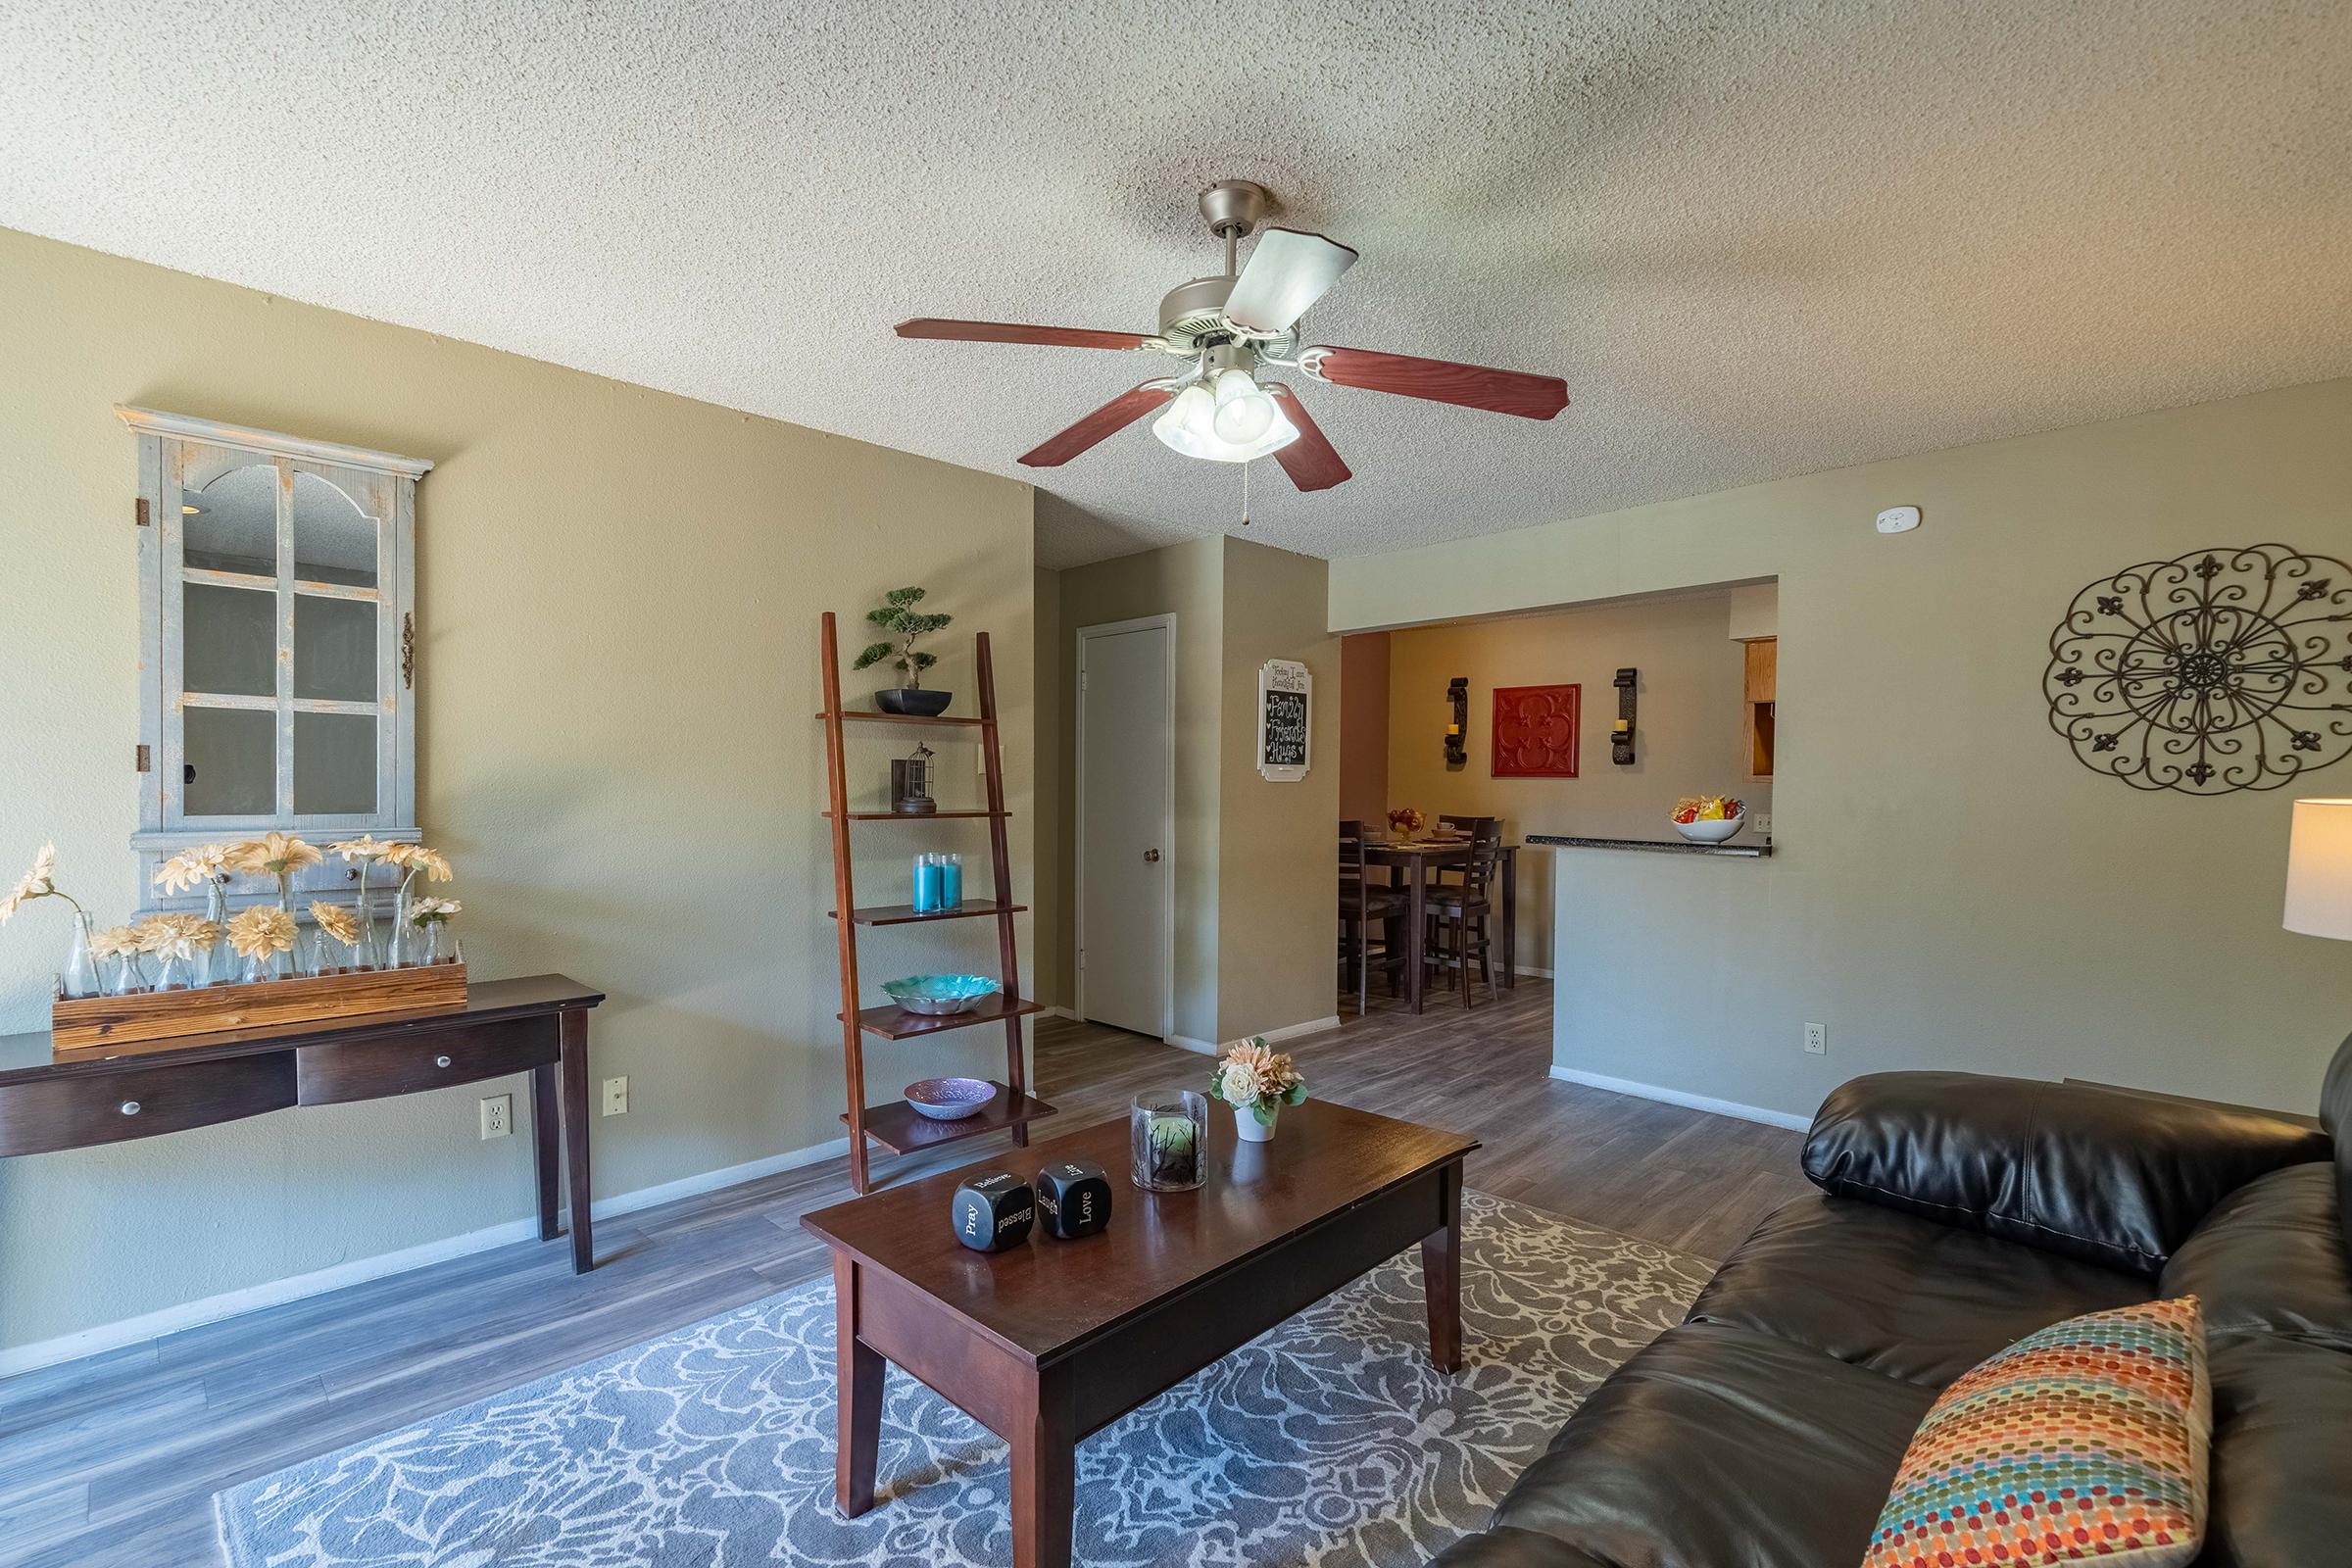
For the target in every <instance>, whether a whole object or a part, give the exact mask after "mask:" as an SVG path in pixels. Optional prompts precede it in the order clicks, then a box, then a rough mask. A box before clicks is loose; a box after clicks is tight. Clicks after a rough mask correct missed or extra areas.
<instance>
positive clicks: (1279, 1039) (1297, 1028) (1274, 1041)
mask: <svg viewBox="0 0 2352 1568" xmlns="http://www.w3.org/2000/svg"><path fill="white" fill-rule="evenodd" d="M1339 1026H1340V1015H1339V1014H1338V1013H1336V1012H1334V1013H1330V1014H1327V1015H1326V1016H1324V1017H1321V1018H1309V1019H1307V1020H1306V1022H1304V1023H1286V1024H1284V1025H1283V1026H1282V1027H1281V1028H1279V1029H1261V1030H1259V1031H1258V1032H1257V1036H1256V1038H1258V1039H1260V1040H1263V1041H1264V1042H1265V1043H1266V1044H1267V1045H1269V1046H1279V1045H1281V1044H1282V1043H1283V1042H1284V1041H1285V1040H1297V1039H1298V1038H1299V1037H1300V1036H1301V1035H1319V1034H1322V1033H1323V1032H1324V1031H1326V1030H1330V1029H1337V1028H1338V1027H1339ZM1235 1038H1236V1039H1243V1040H1246V1039H1249V1038H1250V1037H1249V1036H1247V1035H1237V1036H1236V1037H1235ZM1167 1043H1168V1044H1169V1045H1171V1046H1174V1047H1176V1048H1177V1049H1178V1050H1179V1051H1189V1052H1192V1053H1193V1054H1195V1055H1201V1056H1215V1055H1221V1054H1223V1053H1224V1050H1225V1048H1224V1047H1223V1046H1219V1045H1213V1044H1211V1043H1210V1042H1208V1041H1206V1040H1195V1039H1194V1038H1193V1037H1192V1036H1191V1035H1170V1036H1168V1039H1167Z"/></svg>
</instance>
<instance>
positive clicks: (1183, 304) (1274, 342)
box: [1159, 276, 1299, 359]
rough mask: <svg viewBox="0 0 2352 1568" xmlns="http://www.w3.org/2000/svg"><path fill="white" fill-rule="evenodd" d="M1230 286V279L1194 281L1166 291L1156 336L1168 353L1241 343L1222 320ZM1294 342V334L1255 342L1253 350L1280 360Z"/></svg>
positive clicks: (1162, 300) (1161, 303)
mask: <svg viewBox="0 0 2352 1568" xmlns="http://www.w3.org/2000/svg"><path fill="white" fill-rule="evenodd" d="M1233 284H1234V280H1233V279H1232V278H1230V277H1224V276H1218V277H1196V278H1194V279H1193V280H1192V281H1191V282H1189V283H1179V284H1177V285H1176V286H1175V287H1174V288H1172V289H1170V290H1168V292H1167V295H1166V297H1165V298H1163V299H1161V301H1160V302H1159V335H1160V337H1161V338H1163V339H1164V340H1166V342H1167V345H1168V348H1169V350H1170V351H1171V352H1173V353H1176V354H1181V355H1187V356H1189V355H1194V354H1198V353H1200V352H1201V350H1202V349H1205V348H1215V347H1216V346H1217V345H1219V344H1221V343H1235V342H1239V341H1241V338H1242V334H1240V333H1239V332H1236V331H1235V330H1234V329H1233V324H1232V323H1231V322H1229V321H1227V320H1226V319H1225V301H1226V299H1227V297H1228V296H1230V295H1231V294H1232V293H1233ZM1298 341H1299V340H1298V337H1297V335H1296V334H1293V333H1288V332H1286V333H1284V334H1283V335H1282V336H1281V337H1279V338H1259V339H1258V340H1257V341H1256V344H1255V347H1256V349H1257V351H1258V352H1259V353H1260V354H1270V355H1273V356H1274V357H1275V358H1277V359H1281V358H1285V357H1287V356H1288V355H1289V354H1290V352H1291V350H1292V349H1293V348H1295V347H1296V346H1297V344H1298Z"/></svg>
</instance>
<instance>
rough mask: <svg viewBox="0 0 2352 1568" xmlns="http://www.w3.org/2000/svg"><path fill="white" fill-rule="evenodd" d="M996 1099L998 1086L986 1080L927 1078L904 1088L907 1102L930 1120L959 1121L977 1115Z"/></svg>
mask: <svg viewBox="0 0 2352 1568" xmlns="http://www.w3.org/2000/svg"><path fill="white" fill-rule="evenodd" d="M996 1098H997V1086H996V1085H995V1084H992V1083H990V1082H989V1081H988V1080H987V1079H985V1078H926V1079H924V1080H923V1081H922V1082H921V1083H914V1084H908V1085H907V1103H908V1104H909V1105H912V1106H913V1107H914V1108H915V1109H916V1110H917V1111H918V1112H920V1113H921V1114H923V1115H925V1116H928V1117H930V1118H931V1119H932V1120H933V1121H961V1120H963V1118H964V1117H966V1116H977V1115H978V1114H979V1113H980V1112H981V1110H982V1109H984V1108H985V1107H986V1106H987V1104H988V1103H989V1102H990V1101H992V1100H994V1099H996Z"/></svg>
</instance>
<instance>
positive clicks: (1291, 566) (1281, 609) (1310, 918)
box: [1205, 539, 1341, 1041]
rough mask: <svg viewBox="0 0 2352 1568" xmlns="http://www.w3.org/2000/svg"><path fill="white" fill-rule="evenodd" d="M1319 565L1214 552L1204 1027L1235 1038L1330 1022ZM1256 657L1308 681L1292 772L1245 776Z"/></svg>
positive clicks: (1335, 893) (1331, 729) (1333, 847)
mask: <svg viewBox="0 0 2352 1568" xmlns="http://www.w3.org/2000/svg"><path fill="white" fill-rule="evenodd" d="M1326 570H1327V566H1326V564H1325V563H1323V562H1321V561H1317V560H1315V559H1313V558H1312V557H1308V556H1294V555H1291V554H1288V553H1287V552H1285V551H1280V550H1270V549H1268V548H1266V547H1265V546H1264V545H1258V544H1250V543H1248V542H1246V541H1243V540H1238V539H1231V540H1228V541H1226V547H1225V675H1224V679H1225V714H1224V719H1223V722H1222V723H1221V724H1220V725H1219V728H1218V735H1219V739H1220V741H1221V743H1222V751H1223V754H1224V777H1225V785H1224V791H1223V795H1222V797H1221V799H1220V801H1219V810H1218V827H1219V830H1220V832H1221V833H1222V835H1223V846H1224V847H1223V851H1222V853H1221V854H1220V856H1219V863H1220V864H1221V865H1222V866H1223V868H1224V870H1223V874H1222V875H1221V877H1220V878H1219V881H1218V888H1217V907H1218V922H1217V949H1218V968H1217V996H1218V1005H1217V1032H1216V1033H1215V1034H1213V1035H1209V1036H1206V1037H1205V1038H1206V1039H1208V1040H1210V1041H1226V1040H1236V1039H1240V1038H1242V1037H1243V1036H1246V1035H1253V1034H1261V1033H1264V1032H1266V1031H1268V1030H1272V1029H1282V1028H1286V1027H1290V1026H1292V1025H1296V1024H1302V1023H1313V1022H1316V1021H1319V1020H1321V1019H1324V1018H1330V1017H1332V1016H1334V1014H1333V1010H1332V1007H1333V1002H1332V998H1333V995H1334V991H1335V982H1334V979H1333V975H1334V973H1335V971H1334V967H1333V958H1332V942H1333V932H1334V930H1335V929H1336V928H1337V924H1338V921H1339V877H1340V852H1339V830H1338V822H1339V818H1340V769H1339V765H1338V763H1339V756H1340V685H1341V679H1340V640H1339V639H1338V638H1337V637H1334V636H1331V635H1330V634H1329V633H1328V632H1326V631H1325V630H1324V629H1323V615H1324V607H1325V603H1326V600H1327V598H1328V587H1327V583H1326V578H1325V573H1326ZM1269 659H1290V660H1296V661H1298V662H1300V663H1302V664H1304V665H1306V667H1307V669H1308V671H1309V673H1310V674H1311V675H1312V676H1313V679H1314V688H1313V701H1312V703H1311V704H1310V706H1309V720H1308V726H1309V727H1308V734H1307V756H1308V758H1309V759H1310V761H1309V765H1308V767H1307V770H1306V777H1304V778H1302V779H1299V780H1296V781H1293V782H1287V783H1277V782H1275V781H1273V780H1270V779H1268V778H1266V777H1265V775H1264V774H1262V773H1260V772H1259V771H1258V770H1257V678H1258V670H1259V668H1260V666H1262V665H1263V664H1264V663H1265V662H1266V661H1267V660H1269Z"/></svg>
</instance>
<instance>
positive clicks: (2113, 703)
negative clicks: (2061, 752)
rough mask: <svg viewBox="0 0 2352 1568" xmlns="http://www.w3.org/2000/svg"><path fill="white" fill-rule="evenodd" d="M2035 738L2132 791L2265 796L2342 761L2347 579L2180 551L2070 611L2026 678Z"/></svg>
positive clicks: (2347, 701)
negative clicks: (2038, 716)
mask: <svg viewBox="0 0 2352 1568" xmlns="http://www.w3.org/2000/svg"><path fill="white" fill-rule="evenodd" d="M2041 685H2042V693H2043V695H2044V696H2045V697H2046V698H2047V699H2048V700H2049V705H2050V727H2051V728H2053V729H2055V730H2056V731H2057V732H2058V733H2059V734H2061V735H2063V736H2065V737H2066V741H2067V744H2068V745H2069V746H2072V747H2073V748H2074V751H2075V756H2076V757H2077V758H2078V759H2079V760H2081V761H2082V765H2083V766H2085V767H2088V768H2089V769H2091V770H2092V771H2093V772H2097V773H2107V774H2112V775H2113V776H2114V777H2116V778H2120V779H2122V780H2123V781H2124V782H2125V783H2127V784H2129V785H2131V787H2132V788H2133V789H2140V790H2180V792H2182V793H2183V794H2187V795H2227V794H2229V793H2231V792H2232V791H2236V790H2272V789H2277V788H2278V787H2279V786H2280V785H2282V784H2288V783H2292V782H2293V781H2294V780H2295V779H2297V778H2299V777H2301V776H2302V775H2303V774H2304V773H2306V772H2308V771H2310V770H2312V769H2314V768H2319V767H2325V766H2327V764H2328V763H2330V762H2334V761H2339V760H2342V759H2343V757H2344V756H2345V754H2346V753H2347V752H2352V565H2347V564H2344V563H2343V562H2341V561H2338V560H2336V559H2334V558H2333V557H2331V556H2306V555H2300V554H2297V553H2296V552H2295V551H2292V550H2289V549H2287V548H2286V547H2285V546H2284V545H2248V546H2246V547H2244V548H2243V549H2236V550H2197V551H2191V552H2189V553H2188V554H2187V555H2185V556H2181V557H2180V558H2179V559H2177V560H2174V561H2161V562H2149V563H2146V564H2141V565H2137V566H2128V567H2126V568H2125V569H2124V570H2122V571H2119V572H2117V573H2116V574H2115V575H2114V576H2112V577H2109V578H2106V579H2104V580H2103V581H2100V582H2094V583H2092V584H2091V585H2090V586H2089V587H2087V588H2085V589H2083V590H2082V592H2081V593H2079V594H2077V595H2075V600H2074V603H2073V604H2072V605H2070V606H2068V607H2067V612H2066V618H2065V619H2064V620H2062V621H2060V622H2059V623H2058V629H2057V630H2055V631H2053V632H2051V633H2050V662H2049V667H2048V668H2047V669H2045V670H2044V671H2043V672H2042V680H2041Z"/></svg>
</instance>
